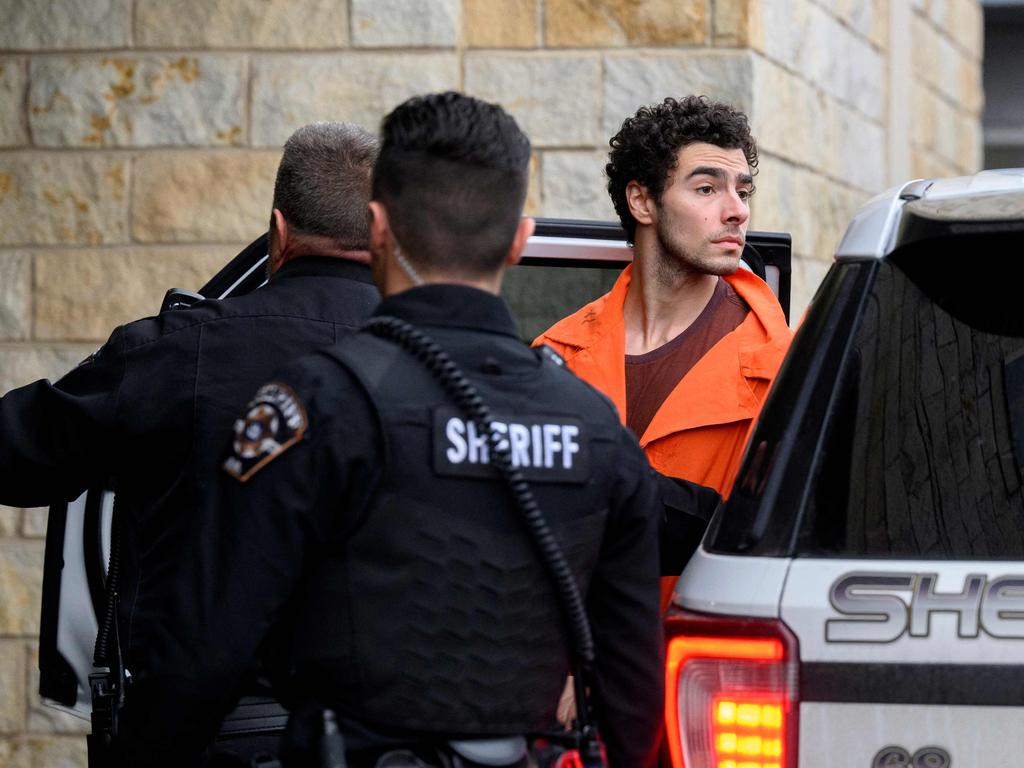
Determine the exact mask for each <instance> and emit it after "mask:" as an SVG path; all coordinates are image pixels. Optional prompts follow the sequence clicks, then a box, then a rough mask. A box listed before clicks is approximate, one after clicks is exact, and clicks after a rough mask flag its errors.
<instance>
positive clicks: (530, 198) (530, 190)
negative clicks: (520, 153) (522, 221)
mask: <svg viewBox="0 0 1024 768" xmlns="http://www.w3.org/2000/svg"><path fill="white" fill-rule="evenodd" d="M523 215H524V216H542V215H543V213H542V212H541V186H540V153H539V152H534V153H533V154H532V155H531V156H530V181H529V186H527V188H526V202H525V203H524V204H523Z"/></svg>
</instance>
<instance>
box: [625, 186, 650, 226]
mask: <svg viewBox="0 0 1024 768" xmlns="http://www.w3.org/2000/svg"><path fill="white" fill-rule="evenodd" d="M626 204H627V205H628V206H629V212H630V213H631V214H633V218H634V219H636V222H637V224H653V223H654V197H653V196H652V195H651V193H650V190H649V189H647V187H645V186H644V185H643V184H641V183H640V182H638V181H631V182H629V184H627V185H626Z"/></svg>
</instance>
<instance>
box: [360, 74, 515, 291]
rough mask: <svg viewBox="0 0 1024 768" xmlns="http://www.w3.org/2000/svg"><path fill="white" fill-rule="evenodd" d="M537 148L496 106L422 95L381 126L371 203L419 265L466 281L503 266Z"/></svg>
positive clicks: (457, 95)
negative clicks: (378, 204)
mask: <svg viewBox="0 0 1024 768" xmlns="http://www.w3.org/2000/svg"><path fill="white" fill-rule="evenodd" d="M529 163H530V140H529V139H527V138H526V135H525V134H523V132H522V131H521V130H520V129H519V126H518V125H516V121H515V120H514V119H513V118H512V117H511V116H510V115H509V114H508V113H507V112H505V110H503V109H502V108H501V107H499V106H498V105H496V104H490V103H488V102H486V101H481V100H479V99H475V98H472V97H471V96H465V95H463V94H460V93H454V92H452V91H448V92H446V93H435V94H429V95H427V96H416V97H414V98H411V99H409V100H408V101H406V102H404V103H402V104H400V105H399V106H398V107H396V108H395V109H394V110H392V112H391V113H390V114H389V115H388V116H387V117H385V118H384V121H383V123H382V124H381V151H380V157H379V158H378V160H377V165H376V166H375V168H374V172H373V192H372V194H373V199H374V200H378V201H380V202H381V203H383V204H384V206H385V207H386V208H387V210H388V214H389V221H390V223H391V229H392V232H393V233H394V235H395V238H396V239H397V240H398V242H399V244H400V245H401V247H402V249H403V251H404V252H405V253H406V255H407V256H408V257H409V258H410V259H412V261H414V262H416V263H418V264H421V265H423V266H426V267H433V268H437V269H439V270H441V271H444V272H447V273H450V274H457V275H463V276H469V277H479V276H481V275H486V274H491V273H493V272H494V271H495V270H497V269H498V268H499V267H500V266H501V264H502V263H503V262H504V259H505V256H506V255H507V254H508V250H509V247H510V246H511V245H512V240H513V238H514V237H515V232H516V228H517V227H518V224H519V217H520V216H521V215H522V210H523V204H524V203H525V201H526V187H527V183H528V180H529V179H528V175H529V171H528V168H529Z"/></svg>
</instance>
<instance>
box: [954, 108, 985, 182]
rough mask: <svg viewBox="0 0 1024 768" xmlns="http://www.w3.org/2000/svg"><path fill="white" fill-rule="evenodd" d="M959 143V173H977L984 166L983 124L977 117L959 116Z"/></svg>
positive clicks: (961, 113)
mask: <svg viewBox="0 0 1024 768" xmlns="http://www.w3.org/2000/svg"><path fill="white" fill-rule="evenodd" d="M956 138H957V142H956V154H955V160H956V164H957V166H958V172H959V173H965V174H967V173H976V172H977V171H979V170H981V167H982V164H983V149H984V147H983V141H982V134H981V122H980V121H979V120H978V118H977V117H976V116H975V115H972V114H968V113H964V112H960V113H959V114H958V115H957V137H956Z"/></svg>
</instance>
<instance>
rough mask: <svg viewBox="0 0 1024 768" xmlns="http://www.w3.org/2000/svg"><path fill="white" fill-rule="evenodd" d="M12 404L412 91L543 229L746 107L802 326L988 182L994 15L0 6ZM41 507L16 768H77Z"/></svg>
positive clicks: (26, 590)
mask: <svg viewBox="0 0 1024 768" xmlns="http://www.w3.org/2000/svg"><path fill="white" fill-rule="evenodd" d="M0 9H2V10H3V18H4V23H3V24H2V25H0V391H6V390H7V389H9V388H11V387H13V386H16V385H19V384H23V383H26V382H28V381H31V380H33V379H35V378H38V377H42V376H49V377H56V376H58V375H59V374H60V373H62V372H63V371H65V370H67V369H68V368H69V367H70V366H72V365H73V364H75V363H76V362H77V361H78V360H80V359H81V358H83V357H84V356H85V355H86V354H88V353H89V352H90V351H91V350H92V349H93V348H95V347H96V346H97V345H98V344H99V343H101V342H102V341H103V340H104V339H105V338H106V336H107V335H108V333H109V331H110V330H111V329H112V328H113V327H114V326H115V325H116V324H118V323H120V322H124V321H126V320H129V319H132V318H135V317H139V316H143V315H146V314H151V313H152V312H154V311H155V310H156V308H157V306H158V304H159V301H160V298H161V296H162V294H163V291H164V290H165V289H166V288H168V287H171V286H181V287H185V288H195V287H198V286H199V285H201V284H202V283H203V282H204V281H205V280H206V279H207V278H208V277H209V276H210V275H211V274H213V272H214V271H215V270H216V269H217V268H218V267H219V266H220V265H221V264H222V263H223V262H224V261H226V260H227V258H228V257H230V256H231V255H233V254H234V253H236V252H237V251H238V250H239V249H240V248H241V247H242V246H243V245H245V244H246V243H247V242H248V241H250V240H251V239H253V238H254V237H255V236H257V235H258V234H259V233H260V232H261V231H262V230H263V229H264V228H265V226H266V222H267V220H268V216H269V207H270V201H271V193H272V183H273V177H274V172H275V167H276V164H277V160H278V157H279V150H280V146H281V144H282V143H283V142H284V140H285V139H286V138H287V137H288V135H289V134H290V132H291V131H292V130H294V129H295V128H296V127H298V126H299V125H302V124H303V123H306V122H308V121H311V120H318V119H344V120H352V121H355V122H359V123H362V124H364V125H366V126H368V127H374V126H375V125H376V124H377V123H378V122H379V120H380V118H381V117H382V116H383V115H384V114H385V113H386V112H387V111H388V110H389V109H390V108H391V107H392V106H394V105H395V104H396V103H397V102H399V101H400V100H402V99H404V98H405V97H407V96H409V95H412V94H415V93H419V92H424V91H429V90H439V89H447V88H456V89H462V90H465V91H468V92H470V93H473V94H475V95H478V96H481V97H484V98H488V99H493V100H497V101H499V102H501V103H502V104H504V105H505V106H506V107H507V108H508V109H509V110H510V111H511V112H512V113H513V114H514V115H515V116H516V117H517V119H519V120H520V122H521V124H522V125H523V127H524V128H525V129H526V130H527V131H528V132H529V133H530V135H531V137H532V139H533V142H534V147H535V156H534V160H533V164H532V167H531V189H530V196H529V201H528V212H529V213H531V214H536V215H545V216H571V217H580V218H598V219H608V218H612V217H613V212H612V208H611V205H610V203H609V202H608V199H607V196H606V194H605V192H604V179H603V164H604V155H605V151H606V147H607V140H608V138H609V136H610V135H611V134H612V133H614V132H615V131H616V130H617V128H618V126H619V125H620V124H621V122H622V120H623V119H624V118H625V117H626V116H628V115H630V114H632V113H633V112H634V111H635V109H636V108H637V107H638V106H640V105H642V104H647V103H652V102H655V101H658V100H660V99H661V98H663V97H664V96H666V95H683V94H686V93H692V92H697V93H706V94H708V95H710V96H712V97H715V98H719V99H724V100H728V101H731V102H733V103H735V104H736V105H737V106H739V107H741V108H743V109H745V110H746V111H748V113H749V114H750V117H751V121H752V124H753V127H754V130H755V134H756V135H757V136H758V137H759V140H760V145H761V150H762V160H761V164H760V173H759V175H758V177H757V185H758V193H757V195H756V197H755V202H754V215H753V220H752V225H753V226H754V227H755V228H758V229H769V230H785V231H789V232H792V234H793V238H794V249H795V253H796V256H797V258H796V262H795V268H796V275H795V281H794V312H795V315H796V316H799V313H800V311H801V310H802V307H803V306H804V305H805V304H806V302H807V300H808V298H809V297H810V295H811V293H812V292H813V289H814V287H815V286H816V285H817V283H818V281H819V280H820V278H821V276H822V275H823V274H824V271H825V270H826V269H827V267H828V263H829V259H830V257H831V252H832V250H833V249H834V247H835V245H836V244H837V242H838V239H839V237H840V235H841V234H842V231H843V229H844V228H845V226H846V222H847V221H848V220H849V218H850V216H851V215H852V214H853V212H854V211H855V210H856V208H857V206H858V205H859V204H860V203H861V202H863V201H864V200H865V199H867V198H868V197H869V196H870V195H872V194H874V193H875V192H878V191H880V190H881V189H883V188H885V187H886V186H888V185H890V184H894V183H896V182H898V181H902V180H904V179H906V178H910V177H915V176H924V175H935V174H952V173H969V172H972V171H974V170H977V169H978V167H979V166H980V134H979V115H980V110H981V107H982V91H981V84H980V72H981V68H980V59H981V54H982V52H981V37H982V33H981V11H980V8H979V3H978V0H688V1H687V2H684V3H680V2H672V1H671V0H175V1H174V2H169V1H168V0H47V1H46V2H39V0H0ZM44 532H45V513H44V512H42V511H41V510H21V509H12V508H8V507H0V594H3V595H4V598H3V600H2V601H0V765H12V766H19V768H20V767H21V766H26V767H27V766H44V765H46V766H63V765H68V766H71V765H84V744H83V741H82V740H81V738H80V737H79V736H77V735H74V734H77V733H78V732H80V731H81V726H80V725H79V724H77V723H76V722H75V721H73V720H70V719H66V718H64V717H62V716H59V715H57V714H53V713H51V712H50V711H49V710H44V709H41V708H40V707H39V705H38V702H37V700H36V697H35V694H34V690H35V681H34V679H33V670H34V667H35V660H34V654H35V648H34V637H35V634H36V632H37V616H38V598H39V581H40V564H41V561H42V536H43V535H44Z"/></svg>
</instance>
